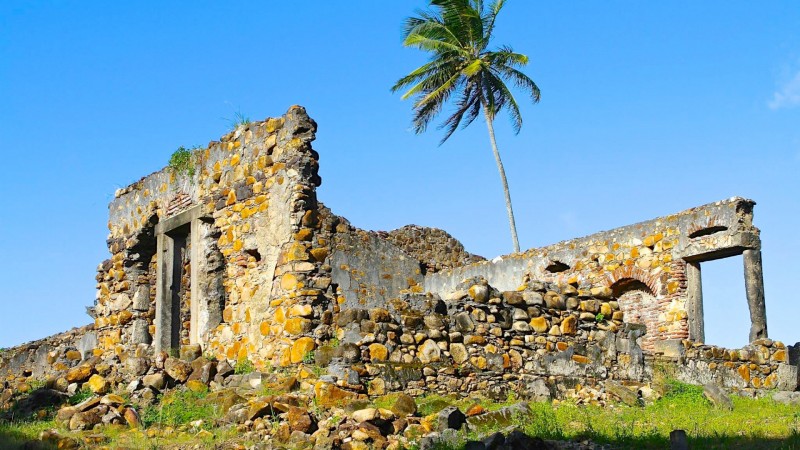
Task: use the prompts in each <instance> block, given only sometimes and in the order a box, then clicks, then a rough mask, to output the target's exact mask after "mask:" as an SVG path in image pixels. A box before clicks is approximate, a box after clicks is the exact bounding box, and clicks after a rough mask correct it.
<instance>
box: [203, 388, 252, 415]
mask: <svg viewBox="0 0 800 450" xmlns="http://www.w3.org/2000/svg"><path fill="white" fill-rule="evenodd" d="M205 401H206V402H208V403H210V404H213V405H217V406H218V407H219V410H220V413H222V414H227V413H228V411H230V409H231V408H233V407H234V406H235V405H239V404H242V403H246V402H247V400H246V399H245V398H244V397H242V396H241V395H239V394H237V393H236V391H234V390H233V389H223V390H221V391H217V392H212V393H210V394H208V396H206V398H205Z"/></svg>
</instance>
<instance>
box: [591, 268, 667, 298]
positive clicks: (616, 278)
mask: <svg viewBox="0 0 800 450" xmlns="http://www.w3.org/2000/svg"><path fill="white" fill-rule="evenodd" d="M664 277H665V274H663V273H662V274H653V273H651V272H650V271H648V270H645V269H642V268H639V267H637V266H622V267H618V268H617V269H616V270H614V272H612V273H611V274H609V275H608V278H607V279H606V286H608V287H610V288H611V289H612V290H613V289H615V288H617V289H622V291H623V292H624V291H625V290H628V289H624V288H625V286H622V285H623V284H625V283H630V282H631V281H637V282H639V283H642V284H644V285H645V286H646V287H647V288H648V289H649V291H650V292H649V293H650V294H651V295H653V296H656V297H658V296H661V295H665V294H666V290H665V286H666V282H665V280H664Z"/></svg>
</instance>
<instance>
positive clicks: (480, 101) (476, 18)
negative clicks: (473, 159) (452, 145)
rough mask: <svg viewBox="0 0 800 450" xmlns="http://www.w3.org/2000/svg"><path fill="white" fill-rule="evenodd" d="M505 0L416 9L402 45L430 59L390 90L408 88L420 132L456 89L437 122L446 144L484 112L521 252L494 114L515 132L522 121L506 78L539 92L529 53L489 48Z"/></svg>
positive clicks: (454, 1) (439, 0)
mask: <svg viewBox="0 0 800 450" xmlns="http://www.w3.org/2000/svg"><path fill="white" fill-rule="evenodd" d="M504 3H505V1H504V0H494V1H493V2H492V3H491V4H490V5H489V6H488V8H485V7H484V2H483V0H431V6H432V9H430V10H428V11H417V14H418V16H417V17H410V18H408V19H407V20H406V22H405V26H404V28H403V37H404V41H403V45H404V46H407V47H416V48H418V49H420V50H424V51H426V52H429V53H431V57H430V60H429V61H428V63H426V64H424V65H423V66H421V67H420V68H418V69H416V70H414V71H413V72H411V73H410V74H408V75H406V76H405V77H403V78H401V79H400V80H398V81H397V83H396V84H395V85H394V86H393V87H392V92H396V91H398V90H400V89H406V88H408V90H407V91H406V92H405V94H403V97H402V98H403V99H407V98H409V97H414V119H413V125H414V130H415V131H416V132H417V133H422V132H423V131H425V129H426V128H427V127H428V124H429V123H430V122H431V121H432V120H433V118H434V117H435V116H436V115H437V114H438V113H439V112H440V111H441V110H442V107H443V106H444V105H445V104H446V103H447V102H448V100H449V99H450V98H451V97H453V95H454V94H455V95H456V99H455V112H454V113H453V114H452V115H451V116H450V117H448V118H447V120H445V121H444V122H443V123H442V124H441V125H440V126H439V128H444V129H446V132H445V135H444V138H443V139H442V140H441V142H440V143H439V145H441V144H443V143H444V142H445V141H446V140H447V139H448V138H449V137H450V136H451V135H452V134H453V132H454V131H456V130H457V129H458V127H459V125H461V127H462V128H465V127H467V126H468V125H469V124H471V123H472V122H473V121H474V120H475V119H476V118H477V117H478V116H479V115H481V113H482V114H483V117H484V118H485V119H486V126H487V127H488V129H489V141H490V142H491V144H492V152H493V153H494V159H495V161H496V162H497V170H498V171H499V172H500V181H501V182H502V183H503V191H504V193H505V200H506V210H507V211H508V222H509V225H510V227H511V239H512V241H513V244H514V251H515V252H519V239H518V238H517V226H516V224H515V222H514V210H513V209H512V208H511V194H510V193H509V190H508V181H507V180H506V173H505V170H504V169H503V162H502V161H501V159H500V152H499V151H498V150H497V142H496V141H495V137H494V125H493V122H494V119H495V117H496V116H497V113H498V112H500V111H501V110H503V109H506V110H507V111H508V112H509V115H510V117H511V123H512V125H513V127H514V131H515V133H519V130H520V128H521V127H522V115H521V114H520V111H519V106H518V105H517V101H516V100H515V99H514V96H513V95H512V93H511V91H510V90H509V88H508V86H506V81H511V82H513V84H514V85H515V86H516V87H518V88H520V89H522V90H524V91H525V93H526V94H528V95H530V97H531V100H533V102H534V103H537V102H538V101H539V97H540V92H539V87H538V86H536V83H534V82H533V80H531V79H530V78H528V77H527V76H526V75H525V74H523V73H522V72H520V71H519V70H518V68H520V67H523V66H525V65H527V64H528V57H527V56H525V55H523V54H520V53H514V51H513V50H512V49H511V48H510V47H507V46H502V47H499V48H497V49H494V50H489V49H488V46H489V42H490V41H491V39H492V32H493V31H494V25H495V20H496V19H497V14H498V13H499V12H500V10H501V9H502V8H503V4H504Z"/></svg>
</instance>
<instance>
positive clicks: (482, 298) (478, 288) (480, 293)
mask: <svg viewBox="0 0 800 450" xmlns="http://www.w3.org/2000/svg"><path fill="white" fill-rule="evenodd" d="M468 293H469V296H470V298H472V300H474V301H476V302H478V303H486V301H487V300H489V287H488V286H486V285H483V284H474V285H472V286H471V287H470V288H469V291H468Z"/></svg>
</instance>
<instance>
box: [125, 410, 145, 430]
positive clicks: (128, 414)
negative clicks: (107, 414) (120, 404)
mask: <svg viewBox="0 0 800 450" xmlns="http://www.w3.org/2000/svg"><path fill="white" fill-rule="evenodd" d="M122 417H123V418H124V419H125V423H127V424H128V426H129V427H131V428H141V427H142V420H141V419H140V418H139V413H138V412H137V411H136V410H135V409H133V408H125V413H123V415H122Z"/></svg>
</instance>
